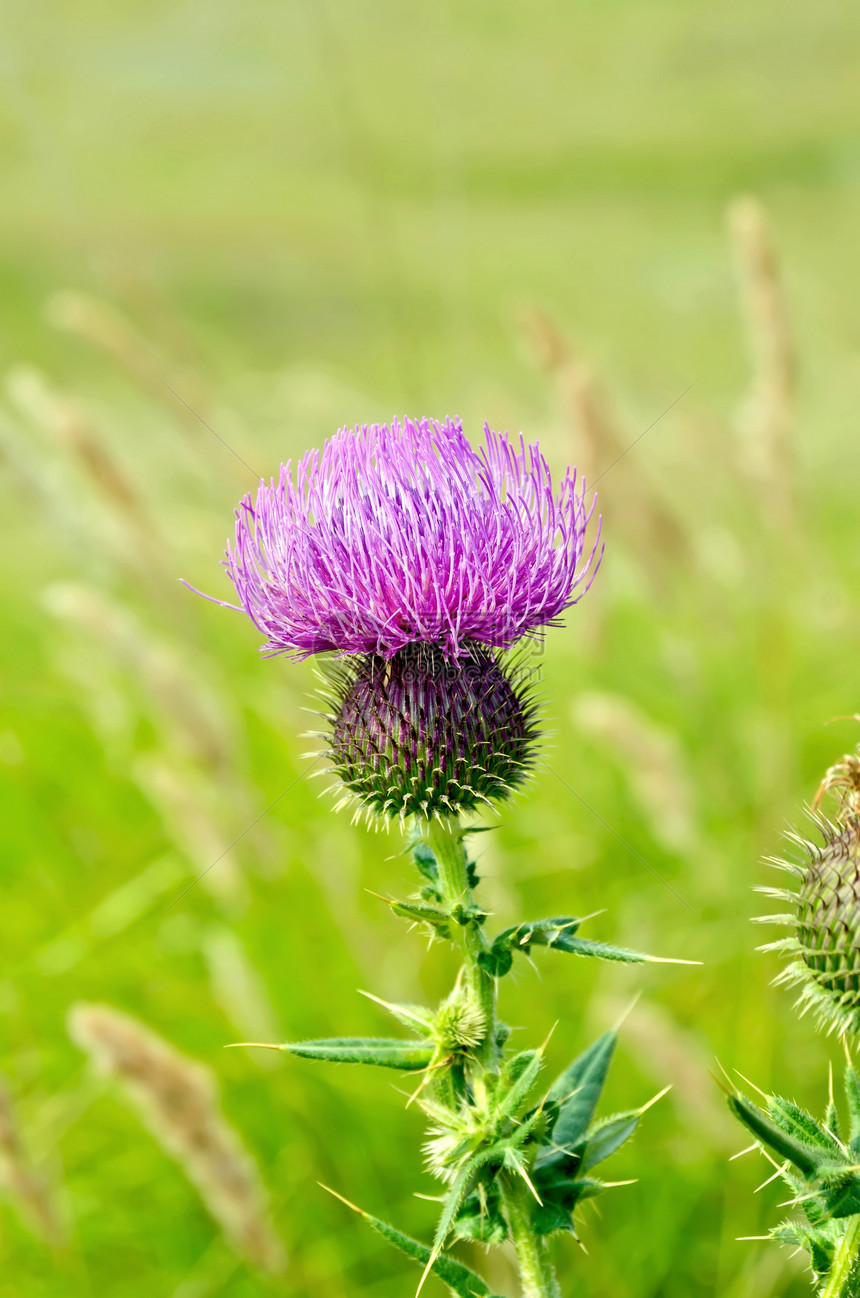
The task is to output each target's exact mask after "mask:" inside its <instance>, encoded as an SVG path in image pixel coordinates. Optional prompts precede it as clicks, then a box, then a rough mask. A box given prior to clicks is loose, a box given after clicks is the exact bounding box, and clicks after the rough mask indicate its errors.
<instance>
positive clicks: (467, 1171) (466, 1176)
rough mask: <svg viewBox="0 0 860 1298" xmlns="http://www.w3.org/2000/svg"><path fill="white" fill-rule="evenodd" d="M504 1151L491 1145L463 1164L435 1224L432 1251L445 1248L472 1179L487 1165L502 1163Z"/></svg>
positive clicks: (435, 1251)
mask: <svg viewBox="0 0 860 1298" xmlns="http://www.w3.org/2000/svg"><path fill="white" fill-rule="evenodd" d="M504 1159H505V1150H504V1148H503V1147H500V1146H498V1145H493V1146H491V1147H490V1148H488V1149H479V1150H478V1152H477V1153H476V1154H473V1155H472V1157H471V1158H470V1159H469V1160H468V1161H467V1162H466V1163H464V1164H463V1166H462V1167H461V1169H460V1171H459V1172H458V1173H457V1175H456V1176H455V1178H454V1180H453V1181H452V1182H451V1185H450V1187H449V1189H448V1193H447V1194H446V1196H445V1199H444V1201H443V1204H442V1212H441V1214H440V1216H439V1221H438V1222H437V1223H436V1234H435V1236H434V1239H433V1251H434V1253H439V1252H441V1250H442V1249H443V1248H444V1247H445V1241H446V1240H447V1238H448V1236H449V1235H450V1233H451V1230H452V1228H453V1225H454V1219H455V1218H456V1216H457V1214H458V1212H459V1211H460V1208H461V1206H462V1204H463V1200H464V1199H465V1198H466V1195H467V1194H468V1193H469V1191H470V1190H471V1189H472V1185H473V1183H474V1178H475V1176H476V1175H477V1173H478V1172H480V1170H481V1169H482V1168H483V1167H486V1166H487V1164H488V1163H503V1162H504Z"/></svg>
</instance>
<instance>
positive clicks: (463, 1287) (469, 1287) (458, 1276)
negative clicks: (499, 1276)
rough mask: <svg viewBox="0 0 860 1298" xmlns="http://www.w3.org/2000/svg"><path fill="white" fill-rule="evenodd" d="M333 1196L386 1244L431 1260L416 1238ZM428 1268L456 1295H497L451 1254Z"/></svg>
mask: <svg viewBox="0 0 860 1298" xmlns="http://www.w3.org/2000/svg"><path fill="white" fill-rule="evenodd" d="M329 1193H331V1194H335V1192H334V1191H333V1190H332V1191H329ZM335 1198H337V1199H340V1200H341V1202H342V1203H345V1204H346V1205H347V1207H349V1208H352V1210H353V1212H357V1213H358V1214H359V1216H360V1217H363V1218H364V1220H365V1221H366V1222H367V1224H368V1225H369V1226H372V1227H373V1229H374V1230H375V1231H376V1232H377V1234H378V1235H381V1236H382V1238H383V1239H387V1240H388V1242H389V1244H393V1245H394V1247H395V1248H396V1249H399V1250H400V1252H401V1253H405V1254H406V1256H407V1257H410V1258H412V1260H413V1261H414V1262H418V1263H420V1264H421V1265H422V1266H426V1265H427V1264H428V1262H430V1258H431V1256H432V1254H431V1251H430V1249H429V1248H428V1247H427V1245H426V1244H421V1243H420V1242H419V1241H418V1240H417V1239H412V1237H411V1236H410V1235H404V1234H403V1232H402V1231H400V1230H397V1229H396V1228H395V1227H394V1226H389V1225H388V1224H387V1223H386V1222H384V1221H380V1220H379V1218H378V1217H372V1216H371V1214H370V1213H369V1212H365V1211H364V1210H363V1209H362V1208H357V1207H356V1206H355V1204H354V1203H350V1202H349V1200H348V1199H344V1198H343V1196H342V1195H339V1194H335ZM430 1270H431V1271H433V1272H434V1274H436V1275H438V1277H439V1279H440V1280H444V1282H445V1284H446V1285H447V1286H448V1288H449V1289H450V1290H451V1292H452V1293H454V1294H456V1295H457V1298H498V1295H497V1294H494V1293H492V1291H491V1290H490V1288H489V1286H488V1285H487V1284H485V1282H484V1281H483V1280H482V1279H481V1277H480V1276H479V1275H476V1274H475V1272H474V1271H470V1270H469V1268H468V1267H467V1266H464V1265H463V1263H462V1262H458V1261H457V1260H456V1259H455V1258H453V1257H442V1256H439V1257H437V1258H435V1259H434V1261H433V1262H432V1264H431V1266H430Z"/></svg>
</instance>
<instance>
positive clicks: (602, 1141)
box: [579, 1110, 639, 1172]
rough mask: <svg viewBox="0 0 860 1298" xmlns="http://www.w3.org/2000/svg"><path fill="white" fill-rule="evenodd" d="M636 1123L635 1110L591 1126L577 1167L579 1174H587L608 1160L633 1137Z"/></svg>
mask: <svg viewBox="0 0 860 1298" xmlns="http://www.w3.org/2000/svg"><path fill="white" fill-rule="evenodd" d="M638 1122H639V1112H638V1110H636V1111H631V1112H630V1113H618V1114H616V1115H615V1116H614V1117H612V1118H604V1120H603V1121H602V1122H598V1123H597V1124H596V1125H595V1126H593V1127H592V1128H591V1129H590V1130H589V1132H588V1135H587V1137H586V1140H585V1147H584V1149H583V1151H582V1161H581V1162H580V1165H579V1170H580V1172H588V1171H589V1170H590V1169H591V1168H592V1167H596V1166H597V1164H598V1163H602V1162H603V1160H604V1159H606V1158H609V1156H610V1154H614V1153H615V1151H616V1149H620V1148H621V1146H622V1145H623V1144H624V1142H625V1141H626V1140H629V1139H630V1137H631V1136H632V1135H633V1132H634V1131H635V1130H636V1126H637V1124H638Z"/></svg>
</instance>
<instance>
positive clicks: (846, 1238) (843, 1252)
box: [820, 1213, 860, 1298]
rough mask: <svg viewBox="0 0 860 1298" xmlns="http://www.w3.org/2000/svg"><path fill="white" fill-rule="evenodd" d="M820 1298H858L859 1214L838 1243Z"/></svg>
mask: <svg viewBox="0 0 860 1298" xmlns="http://www.w3.org/2000/svg"><path fill="white" fill-rule="evenodd" d="M820 1298H860V1213H858V1214H857V1216H856V1217H852V1218H851V1224H850V1225H849V1227H848V1229H847V1230H846V1232H845V1234H844V1235H843V1236H842V1239H841V1240H840V1241H839V1245H838V1247H837V1249H836V1256H835V1257H834V1259H833V1266H832V1267H831V1268H830V1270H829V1271H828V1273H827V1280H826V1282H825V1285H824V1288H823V1289H822V1290H821V1294H820Z"/></svg>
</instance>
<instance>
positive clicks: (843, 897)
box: [770, 811, 860, 1034]
mask: <svg viewBox="0 0 860 1298" xmlns="http://www.w3.org/2000/svg"><path fill="white" fill-rule="evenodd" d="M815 824H816V825H817V827H818V829H819V831H820V834H821V838H822V843H821V844H820V845H819V844H817V843H812V842H808V841H806V840H805V839H802V838H800V837H795V839H794V841H795V842H796V843H798V844H799V845H800V846H801V849H802V853H803V859H802V860H801V862H800V863H799V864H788V863H786V862H778V863H777V864H781V865H783V866H784V867H785V868H787V869H788V870H789V871H790V872H791V873H792V874H794V875H795V877H796V879H797V887H796V888H795V889H788V890H784V891H783V890H777V891H776V892H775V893H774V894H772V895H776V896H778V897H780V898H781V899H783V900H785V901H788V902H789V903H790V905H791V907H792V911H791V913H790V914H787V915H780V916H774V917H773V918H774V919H778V920H780V921H784V922H787V923H790V924H791V925H792V927H793V928H794V933H793V935H792V936H791V937H788V938H783V939H782V940H781V941H779V942H774V943H771V944H770V949H776V950H780V951H782V952H783V953H784V954H786V955H787V956H788V957H789V958H790V963H789V965H788V966H787V967H786V968H785V969H784V971H783V972H782V974H780V976H779V978H778V980H777V981H778V982H781V983H785V984H788V985H791V986H795V987H797V988H798V989H799V996H798V1004H799V1006H800V1007H801V1009H802V1010H812V1011H813V1012H814V1013H815V1014H816V1016H817V1018H818V1020H819V1022H820V1023H821V1025H822V1026H824V1027H826V1029H827V1030H828V1031H836V1032H839V1033H840V1034H844V1033H846V1032H860V816H858V815H857V813H855V812H853V811H848V812H846V813H845V814H844V815H843V817H842V818H841V819H840V820H839V821H837V822H834V821H831V820H829V819H827V818H826V817H824V816H821V815H816V816H815Z"/></svg>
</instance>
